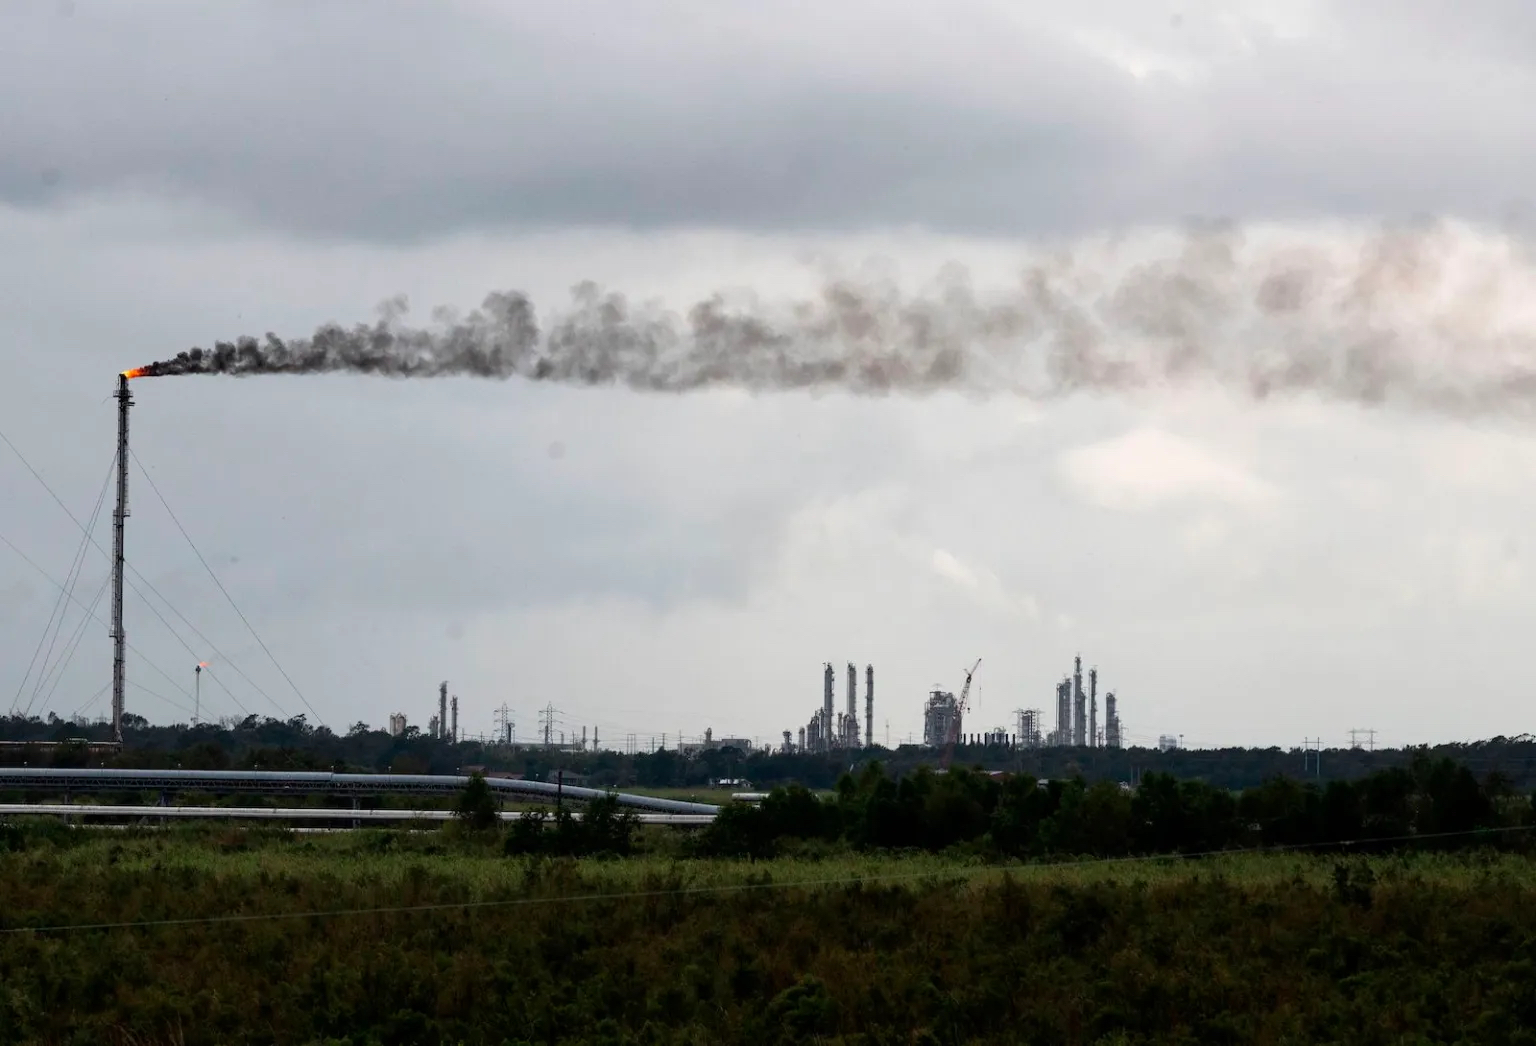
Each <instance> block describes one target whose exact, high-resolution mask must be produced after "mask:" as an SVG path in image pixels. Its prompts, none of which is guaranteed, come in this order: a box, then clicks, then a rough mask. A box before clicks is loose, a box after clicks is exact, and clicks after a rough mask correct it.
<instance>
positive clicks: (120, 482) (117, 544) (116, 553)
mask: <svg viewBox="0 0 1536 1046" xmlns="http://www.w3.org/2000/svg"><path fill="white" fill-rule="evenodd" d="M131 406H133V397H132V396H131V395H129V393H128V375H126V374H119V375H118V376H117V508H116V509H114V510H113V512H112V740H114V741H116V742H117V743H118V744H122V743H123V684H124V683H125V682H126V676H125V669H126V661H125V659H124V656H123V651H124V650H125V649H126V648H127V645H128V636H127V633H125V632H124V631H123V562H124V560H123V523H124V521H125V520H126V519H127V518H128V408H129V407H131Z"/></svg>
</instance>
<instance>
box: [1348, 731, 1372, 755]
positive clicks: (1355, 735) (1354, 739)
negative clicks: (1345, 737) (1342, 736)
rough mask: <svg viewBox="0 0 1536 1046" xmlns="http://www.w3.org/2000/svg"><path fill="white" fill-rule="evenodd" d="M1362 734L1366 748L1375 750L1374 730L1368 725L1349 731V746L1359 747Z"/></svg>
mask: <svg viewBox="0 0 1536 1046" xmlns="http://www.w3.org/2000/svg"><path fill="white" fill-rule="evenodd" d="M1362 735H1363V736H1364V737H1365V743H1366V750H1367V751H1371V752H1374V751H1376V731H1375V730H1372V729H1369V728H1368V727H1362V728H1359V729H1355V730H1351V731H1350V732H1349V747H1351V748H1359V747H1360V738H1361V736H1362Z"/></svg>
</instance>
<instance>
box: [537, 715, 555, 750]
mask: <svg viewBox="0 0 1536 1046" xmlns="http://www.w3.org/2000/svg"><path fill="white" fill-rule="evenodd" d="M539 725H540V726H542V727H543V729H544V747H545V748H552V747H554V743H555V740H554V734H555V706H554V705H553V704H549V705H546V706H544V709H543V711H541V712H540V713H539Z"/></svg>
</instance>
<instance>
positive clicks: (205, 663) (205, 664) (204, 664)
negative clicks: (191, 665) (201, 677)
mask: <svg viewBox="0 0 1536 1046" xmlns="http://www.w3.org/2000/svg"><path fill="white" fill-rule="evenodd" d="M197 667H198V668H207V667H208V662H206V661H199V662H198V663H197Z"/></svg>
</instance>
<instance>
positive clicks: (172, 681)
mask: <svg viewBox="0 0 1536 1046" xmlns="http://www.w3.org/2000/svg"><path fill="white" fill-rule="evenodd" d="M0 544H4V545H5V546H6V547H7V548H9V549H10V550H11V551H12V552H14V553H16V554H17V555H18V556H20V557H21V559H22V562H24V563H26V564H27V566H29V567H31V568H32V569H33V570H35V571H37V572H38V573H39V574H41V575H42V576H43V579H44V580H45V581H47V582H48V583H49V584H50V585H52V586H53V587H54V588H63V587H64V586H62V585H60V584H59V583H58V582H57V581H55V580H53V578H52V576H50V575H49V573H48V571H46V570H44V569H43V568H42V567H40V566H38V565H37V564H36V563H34V562H33V561H32V558H31V557H30V556H28V555H27V554H26V553H25V552H23V551H22V550H21V549H19V548H17V547H16V545H15V543H13V542H12V541H11V540H10V539H9V538H7V537H6V536H5V535H4V534H0ZM69 598H70V599H71V600H73V601H74V603H75V604H76V605H77V606H81V607H84V605H85V604H83V603H81V602H80V600H78V599H76V598H75V596H74V595H73V594H71V595H70V597H69ZM87 613H89V614H90V615H91V618H92V620H94V621H95V622H96V623H97V624H99V625H102V626H105V625H106V622H105V621H103V620H102V619H101V618H99V617H97V616H96V614H95V612H94V611H90V610H87ZM128 649H129V650H131V651H133V653H134V656H136V657H138V658H139V660H141V661H143V662H144V663H145V664H146V665H148V666H149V667H150V668H153V669H154V670H155V671H156V672H159V673H160V675H162V676H164V677H165V679H166V680H167V681H168V682H169V683H170V684H171V685H172V686H173V687H175V688H176V689H177V690H180V691H181V692H182V694H184V695H185V696H187V697H191V696H192V695H191V694H188V693H187V691H186V689H185V688H184V687H183V686H182V685H181V684H180V683H178V682H176V680H175V679H173V678H172V677H171V675H170V673H168V672H166V670H165V669H163V668H161V667H160V666H159V665H157V664H155V663H154V662H153V661H151V660H150V659H149V658H148V657H146V656H145V655H144V652H143V651H141V650H140V649H139V648H138V647H136V646H134V645H133V644H132V643H129V644H128Z"/></svg>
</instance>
